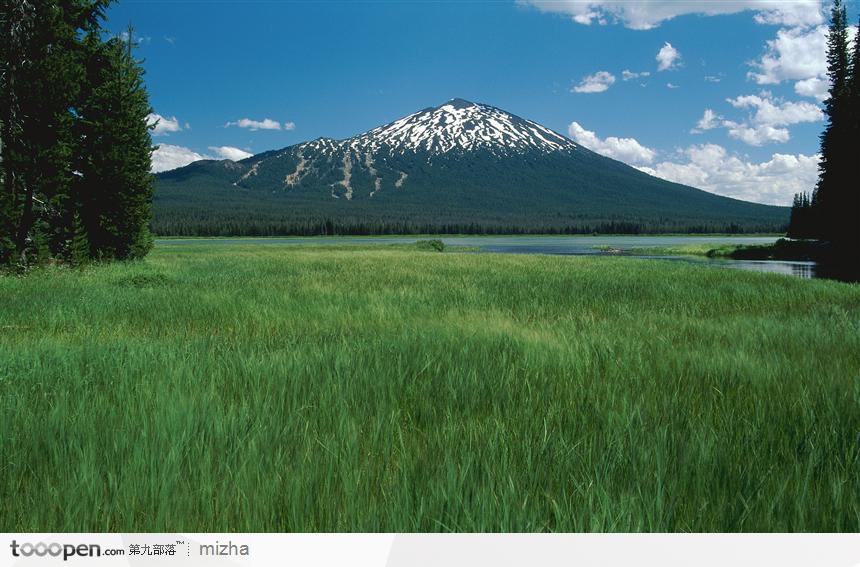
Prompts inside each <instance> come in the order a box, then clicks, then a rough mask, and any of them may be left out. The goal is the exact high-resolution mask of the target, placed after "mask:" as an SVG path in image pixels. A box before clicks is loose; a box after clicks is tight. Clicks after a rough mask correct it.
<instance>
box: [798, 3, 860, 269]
mask: <svg viewBox="0 0 860 567" xmlns="http://www.w3.org/2000/svg"><path fill="white" fill-rule="evenodd" d="M857 30H858V35H857V36H855V40H854V45H853V49H852V47H851V45H850V42H849V40H848V17H847V13H846V9H845V5H844V3H843V2H842V0H835V1H834V3H833V8H832V11H831V21H830V30H829V34H828V39H827V73H828V76H829V78H830V91H829V96H828V98H827V100H826V101H825V102H824V112H825V114H826V116H827V125H826V127H825V130H824V132H823V133H822V135H821V163H820V165H819V177H818V184H817V185H816V187H815V188H814V189H813V191H812V193H811V194H810V193H802V194H797V195H795V197H794V205H793V207H792V211H791V223H790V226H789V236H792V237H794V238H810V239H817V240H821V241H826V242H829V243H830V244H832V245H833V246H835V247H837V248H839V249H840V252H841V253H846V252H847V253H849V254H850V255H851V256H853V257H854V258H857V256H858V252H857V245H858V243H860V183H858V182H857V176H856V168H857V155H858V146H857V143H858V141H860V24H858V26H857Z"/></svg>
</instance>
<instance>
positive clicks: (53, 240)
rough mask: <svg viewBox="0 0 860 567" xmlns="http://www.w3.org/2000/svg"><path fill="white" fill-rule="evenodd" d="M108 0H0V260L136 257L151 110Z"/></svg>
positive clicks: (144, 233) (145, 244) (146, 197)
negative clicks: (109, 20) (115, 31)
mask: <svg viewBox="0 0 860 567" xmlns="http://www.w3.org/2000/svg"><path fill="white" fill-rule="evenodd" d="M111 3H112V0H62V1H47V0H0V18H2V22H0V23H2V30H0V73H2V75H0V100H2V104H0V187H2V195H0V264H3V265H6V266H10V265H11V266H16V267H19V268H26V267H27V266H31V265H33V264H37V263H43V262H46V261H48V260H51V261H60V262H68V263H71V264H83V263H86V262H88V261H90V260H92V259H99V260H110V259H128V258H140V257H142V256H144V255H145V254H146V253H147V252H148V251H149V249H150V248H151V247H152V237H151V235H150V232H149V227H148V225H149V222H150V219H151V216H152V215H151V201H152V192H153V178H152V175H151V174H150V159H151V151H152V148H151V139H150V133H149V130H150V126H148V124H147V116H148V115H149V114H150V113H151V108H150V106H149V102H148V95H147V93H146V89H145V86H144V83H143V68H142V67H141V62H140V61H138V60H136V59H135V57H134V55H133V52H132V51H133V30H132V29H131V28H129V30H128V31H127V32H126V33H125V34H123V37H121V38H120V37H109V36H107V34H106V32H105V30H104V29H103V28H102V23H103V21H104V17H105V11H106V10H107V8H108V6H109V5H110V4H111Z"/></svg>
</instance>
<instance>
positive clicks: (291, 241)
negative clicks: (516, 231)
mask: <svg viewBox="0 0 860 567" xmlns="http://www.w3.org/2000/svg"><path fill="white" fill-rule="evenodd" d="M426 238H428V237H421V236H309V237H284V238H189V239H156V241H155V242H156V244H157V245H158V246H189V245H191V246H193V245H199V244H206V245H223V246H230V245H237V244H258V245H261V246H266V245H300V244H313V245H327V244H328V245H335V244H337V245H344V244H363V245H367V244H406V243H411V242H415V241H416V240H421V239H426ZM438 238H439V239H440V240H442V241H443V242H444V243H445V245H446V246H452V247H455V246H465V247H470V248H478V249H480V250H483V251H486V252H500V253H507V254H561V255H577V256H582V255H601V254H606V253H605V252H603V251H601V250H600V248H601V247H611V248H613V249H615V250H618V251H620V253H621V254H622V255H623V254H625V253H629V252H630V250H632V249H634V248H644V247H664V246H682V245H685V244H709V245H713V246H714V247H717V246H720V245H723V244H772V243H773V242H775V241H776V240H777V237H775V236H584V235H576V236H441V237H438ZM629 257H630V258H631V259H634V260H635V259H642V258H645V259H659V260H666V261H675V262H689V263H695V264H700V265H702V266H710V267H717V268H727V269H738V270H750V271H754V272H768V273H775V274H785V275H789V276H795V277H801V278H814V277H820V276H821V275H823V274H819V269H818V268H819V267H818V266H817V264H816V263H815V262H788V261H781V260H726V259H716V258H705V257H698V256H629Z"/></svg>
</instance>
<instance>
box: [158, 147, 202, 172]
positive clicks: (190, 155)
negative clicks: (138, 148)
mask: <svg viewBox="0 0 860 567" xmlns="http://www.w3.org/2000/svg"><path fill="white" fill-rule="evenodd" d="M201 159H215V158H213V157H212V156H206V155H203V154H198V153H197V152H195V151H194V150H191V149H189V148H184V147H182V146H174V145H171V144H159V145H158V149H156V150H155V151H154V152H152V172H153V173H158V172H159V171H168V170H170V169H176V168H177V167H182V166H184V165H188V164H189V163H191V162H195V161H198V160H201Z"/></svg>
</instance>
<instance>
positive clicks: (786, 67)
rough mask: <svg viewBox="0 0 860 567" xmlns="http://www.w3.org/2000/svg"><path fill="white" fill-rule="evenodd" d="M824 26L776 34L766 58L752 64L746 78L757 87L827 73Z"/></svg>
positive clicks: (782, 30)
mask: <svg viewBox="0 0 860 567" xmlns="http://www.w3.org/2000/svg"><path fill="white" fill-rule="evenodd" d="M826 52H827V26H818V27H815V28H812V29H805V28H792V29H781V30H779V31H778V32H776V39H772V40H769V41H768V42H767V44H766V47H765V54H764V55H762V57H761V59H760V60H759V61H757V62H754V63H753V68H754V69H755V70H756V71H750V72H749V77H750V78H751V79H753V80H754V81H755V82H756V83H758V84H760V85H775V84H778V83H781V82H782V81H786V80H795V81H796V80H803V79H809V78H812V77H819V76H823V75H825V74H826V73H827V57H826Z"/></svg>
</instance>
